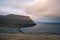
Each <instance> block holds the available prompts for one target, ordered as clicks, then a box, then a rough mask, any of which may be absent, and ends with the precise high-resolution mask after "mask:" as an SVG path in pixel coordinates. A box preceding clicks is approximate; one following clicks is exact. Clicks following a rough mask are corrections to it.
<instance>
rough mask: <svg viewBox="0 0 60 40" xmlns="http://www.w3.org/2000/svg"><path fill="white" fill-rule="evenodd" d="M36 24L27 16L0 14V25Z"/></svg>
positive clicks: (12, 26) (22, 26) (13, 26)
mask: <svg viewBox="0 0 60 40" xmlns="http://www.w3.org/2000/svg"><path fill="white" fill-rule="evenodd" d="M34 25H36V24H35V23H34V22H33V21H32V20H31V19H30V17H28V16H21V15H15V14H9V15H4V16H3V15H0V27H8V28H16V27H20V28H24V27H32V26H34Z"/></svg>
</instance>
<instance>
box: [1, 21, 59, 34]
mask: <svg viewBox="0 0 60 40" xmlns="http://www.w3.org/2000/svg"><path fill="white" fill-rule="evenodd" d="M20 30H22V31H23V32H25V33H27V32H39V33H40V32H49V33H59V34H60V23H41V22H37V23H36V25H35V26H32V27H27V28H20ZM5 32H16V30H15V29H8V30H1V29H0V33H5Z"/></svg>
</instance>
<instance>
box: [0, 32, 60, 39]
mask: <svg viewBox="0 0 60 40" xmlns="http://www.w3.org/2000/svg"><path fill="white" fill-rule="evenodd" d="M0 40H60V35H55V34H40V33H20V34H0Z"/></svg>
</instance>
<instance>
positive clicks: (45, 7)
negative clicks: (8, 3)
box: [26, 0, 60, 16]
mask: <svg viewBox="0 0 60 40" xmlns="http://www.w3.org/2000/svg"><path fill="white" fill-rule="evenodd" d="M37 1H38V2H37V3H35V4H34V5H31V6H28V7H27V8H26V11H27V13H29V14H31V15H35V16H60V0H40V1H39V0H37Z"/></svg>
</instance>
